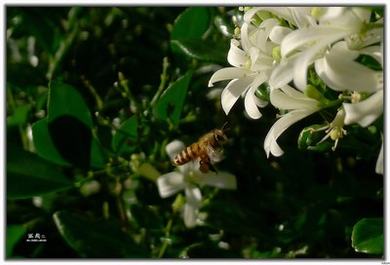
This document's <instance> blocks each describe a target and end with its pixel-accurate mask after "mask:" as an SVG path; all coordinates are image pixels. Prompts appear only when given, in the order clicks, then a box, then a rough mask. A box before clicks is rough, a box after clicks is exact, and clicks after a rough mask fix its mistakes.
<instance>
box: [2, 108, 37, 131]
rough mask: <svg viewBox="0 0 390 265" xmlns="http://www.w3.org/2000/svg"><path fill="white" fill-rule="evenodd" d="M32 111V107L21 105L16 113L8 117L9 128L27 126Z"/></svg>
mask: <svg viewBox="0 0 390 265" xmlns="http://www.w3.org/2000/svg"><path fill="white" fill-rule="evenodd" d="M30 109H31V106H30V105H21V106H19V107H17V108H16V109H15V111H14V113H13V114H12V115H11V116H9V117H7V126H9V127H12V126H18V125H23V124H25V123H26V121H27V117H28V114H29V112H30Z"/></svg>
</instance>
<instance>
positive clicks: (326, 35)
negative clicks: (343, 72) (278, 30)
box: [271, 8, 381, 91]
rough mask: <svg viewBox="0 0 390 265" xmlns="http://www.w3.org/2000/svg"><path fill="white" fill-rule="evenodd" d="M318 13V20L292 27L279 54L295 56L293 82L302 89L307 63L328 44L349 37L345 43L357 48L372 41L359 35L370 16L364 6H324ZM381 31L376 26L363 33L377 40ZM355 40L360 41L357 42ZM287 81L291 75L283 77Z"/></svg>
mask: <svg viewBox="0 0 390 265" xmlns="http://www.w3.org/2000/svg"><path fill="white" fill-rule="evenodd" d="M317 9H321V8H317ZM317 13H318V24H316V25H313V26H309V27H304V28H299V29H297V30H294V31H292V32H291V33H289V34H288V35H287V36H286V37H285V38H284V39H283V41H282V42H281V55H282V58H289V57H291V56H294V57H295V59H294V72H293V75H292V79H293V80H294V84H295V86H296V87H297V88H298V89H300V90H301V91H303V90H304V89H305V88H306V85H307V80H306V78H307V69H308V67H309V66H310V65H311V64H312V63H313V62H314V61H315V60H316V59H319V58H322V57H323V55H324V53H325V52H326V50H327V49H328V48H329V47H330V45H332V44H334V43H336V42H338V41H341V40H344V39H345V40H347V41H348V46H354V47H356V46H359V48H364V47H365V46H367V45H369V44H368V43H370V44H372V43H371V42H368V40H367V41H363V42H362V41H361V37H360V35H362V34H361V32H362V31H363V29H364V28H365V25H367V23H368V22H369V18H370V12H369V11H368V12H367V10H366V9H364V8H324V9H323V10H322V12H317ZM380 32H381V31H378V30H376V31H373V32H370V34H369V33H365V34H366V35H367V34H369V35H372V38H373V39H375V40H376V42H379V41H380V39H381V37H380ZM356 36H358V37H356ZM356 42H359V45H357V44H356ZM373 43H375V42H373ZM349 48H350V47H349ZM338 59H339V60H341V61H343V59H344V58H342V57H339V58H338ZM290 61H291V60H290ZM279 67H282V66H279ZM279 71H280V70H279ZM290 77H291V76H290ZM271 80H272V78H271ZM290 81H291V79H290V80H288V79H286V81H285V83H284V84H287V83H288V82H290ZM284 84H283V83H282V84H280V85H284Z"/></svg>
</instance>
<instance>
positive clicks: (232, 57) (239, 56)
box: [227, 39, 249, 67]
mask: <svg viewBox="0 0 390 265" xmlns="http://www.w3.org/2000/svg"><path fill="white" fill-rule="evenodd" d="M239 45H240V42H239V41H238V40H235V39H233V40H231V41H230V49H229V52H228V56H227V60H228V62H229V63H230V64H231V65H233V66H235V67H243V66H244V65H245V63H246V62H247V61H248V59H249V58H248V56H247V55H246V53H245V52H244V51H243V50H241V49H240V48H238V46H239Z"/></svg>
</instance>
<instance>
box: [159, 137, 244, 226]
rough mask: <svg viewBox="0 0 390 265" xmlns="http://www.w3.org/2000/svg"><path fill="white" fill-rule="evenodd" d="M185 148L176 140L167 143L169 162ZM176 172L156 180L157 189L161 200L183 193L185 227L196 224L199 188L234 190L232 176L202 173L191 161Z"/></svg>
mask: <svg viewBox="0 0 390 265" xmlns="http://www.w3.org/2000/svg"><path fill="white" fill-rule="evenodd" d="M184 148H185V146H184V144H183V143H182V142H180V141H178V140H175V141H173V142H171V143H169V144H168V145H167V146H166V151H167V154H168V155H169V157H170V158H171V160H172V159H173V158H174V157H175V156H176V154H177V153H178V152H180V151H181V150H183V149H184ZM177 168H178V171H173V172H169V173H167V174H164V175H162V176H160V177H159V178H158V179H157V187H158V191H159V194H160V196H161V198H167V197H169V196H172V195H173V194H175V193H178V192H180V191H182V190H184V192H185V197H186V202H185V204H184V207H183V218H184V223H185V225H186V226H187V227H194V226H195V225H196V223H197V219H198V214H199V208H200V206H201V201H202V194H201V191H200V188H199V186H200V187H201V186H203V185H208V186H213V187H217V188H220V189H236V188H237V183H236V178H235V176H234V175H232V174H230V173H227V172H218V173H214V172H210V173H206V174H205V173H202V172H200V170H199V162H197V161H191V162H188V163H186V164H184V165H182V166H178V167H177Z"/></svg>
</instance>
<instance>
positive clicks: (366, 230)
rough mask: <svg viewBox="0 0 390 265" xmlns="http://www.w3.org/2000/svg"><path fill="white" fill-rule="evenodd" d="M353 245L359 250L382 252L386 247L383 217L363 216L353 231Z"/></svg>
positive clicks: (372, 252)
mask: <svg viewBox="0 0 390 265" xmlns="http://www.w3.org/2000/svg"><path fill="white" fill-rule="evenodd" d="M352 247H353V248H354V249H355V250H356V251H357V252H363V253H368V254H382V253H383V249H384V237H383V219H382V218H363V219H361V220H360V221H359V222H357V223H356V224H355V225H354V227H353V231H352Z"/></svg>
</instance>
